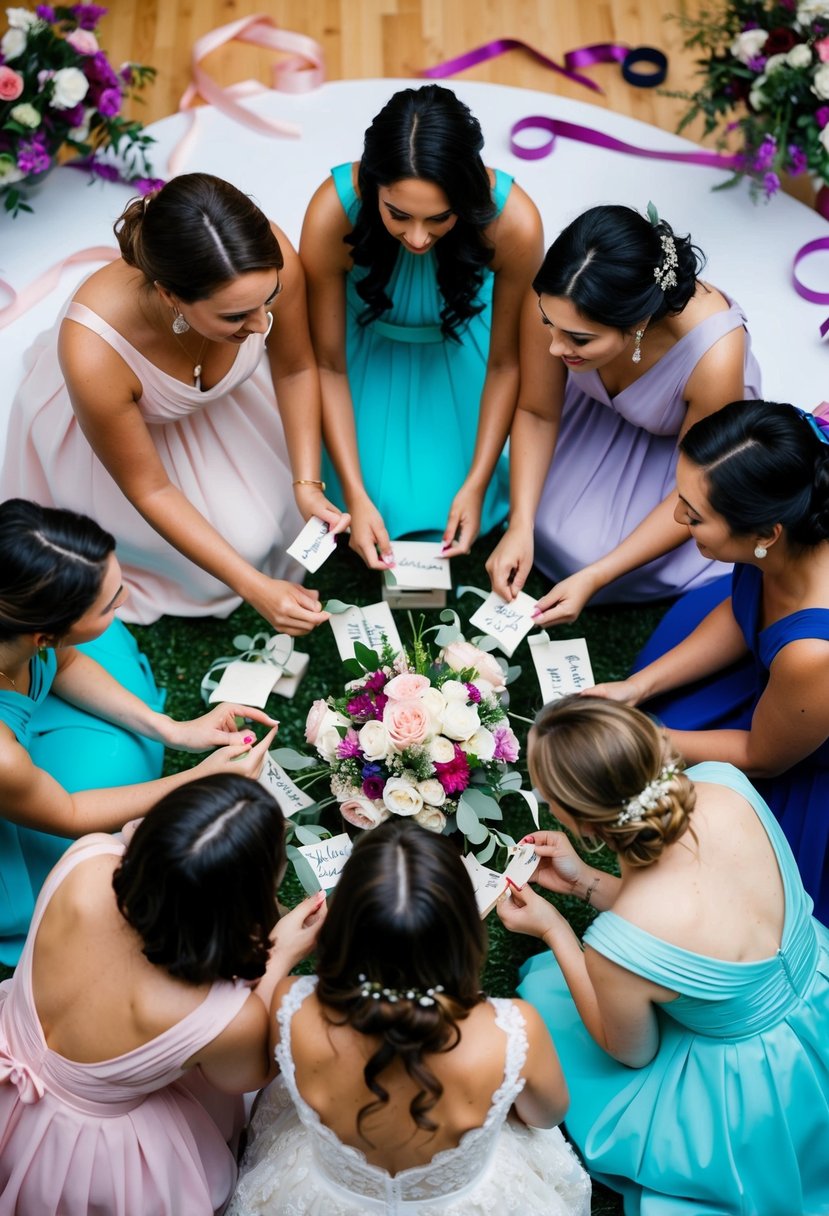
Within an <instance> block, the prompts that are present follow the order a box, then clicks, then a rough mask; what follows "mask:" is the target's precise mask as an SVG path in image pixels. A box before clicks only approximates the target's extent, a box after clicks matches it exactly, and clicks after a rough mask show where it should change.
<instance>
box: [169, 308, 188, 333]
mask: <svg viewBox="0 0 829 1216" xmlns="http://www.w3.org/2000/svg"><path fill="white" fill-rule="evenodd" d="M189 328H190V326H189V325H188V324H187V322H186V321H185V319H184V316H183V315H182V313H180V312H177V313H176V315H175V316H174V317H173V333H174V334H186V333H187V331H188V329H189Z"/></svg>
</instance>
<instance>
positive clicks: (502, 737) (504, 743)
mask: <svg viewBox="0 0 829 1216" xmlns="http://www.w3.org/2000/svg"><path fill="white" fill-rule="evenodd" d="M492 733H493V735H494V737H495V751H494V752H493V753H492V759H493V760H501V761H502V762H503V763H504V764H514V763H515V761H516V760H517V759H518V751H519V743H518V739H517V738H516V737H515V734H514V733H513V731H512V730H511V729H510V727H509V726H496V727H495V730H494V731H493V732H492Z"/></svg>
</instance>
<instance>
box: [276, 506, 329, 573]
mask: <svg viewBox="0 0 829 1216" xmlns="http://www.w3.org/2000/svg"><path fill="white" fill-rule="evenodd" d="M336 547H337V538H336V536H332V535H331V533H330V531H329V525H328V524H327V523H326V522H325V520H324V519H319V518H318V517H317V516H316V515H312V516H311V518H310V519H309V520H308V523H307V524H306V525H305V527H304V528H303V529H302V531H301V532H300V534H299V536H298V537H297V538H296V540H295V541H294V543H293V544H292V545H290V546H289V548H288V552H289V553H290V555H291V557H294V558H296V560H297V561H298V562H299V563H300V565H302V566H304V567H305V569H306V570H308V571H309V572H310V573H311V574H313V573H314V571H315V570H319V568H320V566H321V565H322V563H323V562H324V561H325V560H326V558H329V557H330V556H331V554H332V553H333V552H334V550H335V549H336Z"/></svg>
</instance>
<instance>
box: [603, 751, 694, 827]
mask: <svg viewBox="0 0 829 1216" xmlns="http://www.w3.org/2000/svg"><path fill="white" fill-rule="evenodd" d="M678 776H679V769H678V768H677V766H676V765H675V764H666V765H665V767H664V768H663V769H662V772H661V773H660V774H659V776H658V777H655V778H654V780H653V781H649V782H648V784H647V785H646V786H645V788H644V789H643V790H642V792H641V793H640V794H637V795H636V797H635V798H628V800H627V802H624V803H623V804H622V806H623V808H624V809H623V810H622V813H621V814H620V815H618V816H617V818H616V821H615V822H616V827H617V828H622V827H624V826H625V824H626V823H630V822H631V821H632V820H636V819H645V818H646V817H647V815H648V813H649V812H650V811H655V810H657V809H658V807H659V803H660V802H661V800H662V798H663V797H664V795H665V791H666V790H667V789H668V786H669V785H670V784H671V782H672V781H673V780H674V778H675V777H678Z"/></svg>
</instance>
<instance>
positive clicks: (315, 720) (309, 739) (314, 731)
mask: <svg viewBox="0 0 829 1216" xmlns="http://www.w3.org/2000/svg"><path fill="white" fill-rule="evenodd" d="M328 710H329V705H328V702H327V701H323V700H322V699H320V700H319V701H315V702H314V704H313V705H312V706H311V708H310V709H309V710H308V717H307V718H306V719H305V742H306V743H310V744H311V746H312V747H313V746H314V744H315V743H316V741H317V736H318V735H319V733H320V727H321V726H322V724H323V722H324V721H325V715H326V714H327V713H328Z"/></svg>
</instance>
